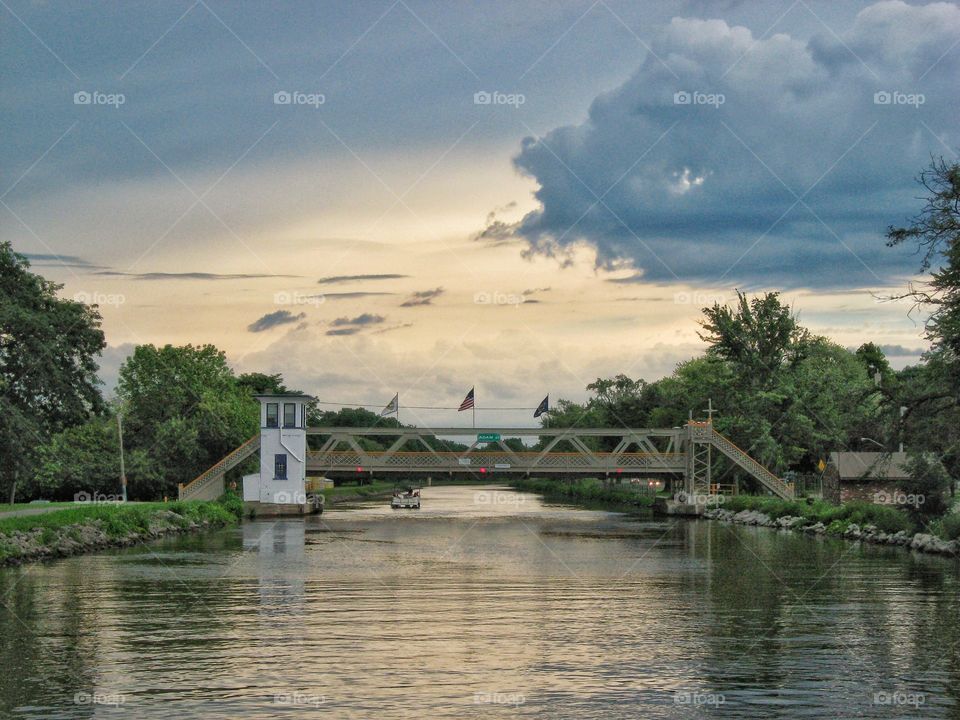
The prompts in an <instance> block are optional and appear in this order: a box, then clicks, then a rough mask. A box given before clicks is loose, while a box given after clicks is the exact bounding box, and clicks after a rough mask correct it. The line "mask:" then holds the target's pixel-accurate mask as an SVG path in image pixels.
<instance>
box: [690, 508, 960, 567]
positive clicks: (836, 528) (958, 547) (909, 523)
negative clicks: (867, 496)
mask: <svg viewBox="0 0 960 720" xmlns="http://www.w3.org/2000/svg"><path fill="white" fill-rule="evenodd" d="M701 517H703V518H704V519H706V520H720V521H723V522H731V523H737V524H740V525H757V526H761V527H769V528H775V529H778V530H788V531H792V532H802V533H807V534H811V535H831V536H834V537H841V538H844V539H846V540H853V541H859V542H867V543H873V544H877V545H894V546H898V547H904V548H908V549H910V550H916V551H918V552H927V553H934V554H937V555H948V556H953V557H960V540H956V539H953V540H951V539H946V538H944V537H938V536H937V535H935V534H933V533H929V532H917V528H916V527H915V524H914V522H913V520H912V519H911V518H910V516H909V515H907V514H906V513H905V512H904V511H902V510H899V509H897V508H893V507H888V506H883V505H874V504H872V503H866V502H851V503H847V504H845V505H831V504H829V503H825V502H814V503H807V502H804V501H801V500H793V501H789V500H779V499H777V498H764V497H751V496H739V497H733V498H727V499H726V501H725V502H724V503H723V505H722V507H717V508H714V509H711V510H707V511H706V512H705V513H704V514H703V515H702V516H701ZM942 526H943V524H942V523H940V524H939V525H937V527H942Z"/></svg>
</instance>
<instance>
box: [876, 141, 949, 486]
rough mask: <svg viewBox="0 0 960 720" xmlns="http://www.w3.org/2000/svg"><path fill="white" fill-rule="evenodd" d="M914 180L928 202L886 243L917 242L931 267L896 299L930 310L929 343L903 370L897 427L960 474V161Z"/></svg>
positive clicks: (938, 165) (939, 164)
mask: <svg viewBox="0 0 960 720" xmlns="http://www.w3.org/2000/svg"><path fill="white" fill-rule="evenodd" d="M917 181H918V183H919V184H920V186H921V187H923V188H924V190H925V191H926V202H925V204H924V206H923V208H921V210H920V213H919V214H918V215H916V216H915V217H913V218H912V219H911V221H910V222H909V224H907V225H906V226H903V227H893V226H891V227H890V228H889V229H888V230H887V244H888V245H890V246H895V245H901V244H912V243H915V244H916V246H917V249H918V251H919V252H920V253H921V254H922V261H921V265H920V270H921V271H928V270H929V271H930V279H929V281H927V282H925V283H922V284H920V285H919V286H918V285H915V284H913V283H911V284H910V285H909V287H908V290H907V292H906V293H905V294H904V295H902V296H900V297H904V298H910V299H912V300H913V301H914V302H915V303H916V305H917V307H919V308H921V309H923V310H925V311H927V312H929V313H930V315H929V317H928V319H927V322H926V334H927V337H928V339H929V340H930V341H931V342H932V344H933V347H932V350H931V351H930V352H929V353H927V354H926V355H925V357H924V360H925V362H924V365H923V366H921V367H919V368H910V369H908V371H906V372H904V373H901V378H902V380H903V382H904V385H905V388H904V390H903V392H902V404H903V405H904V406H905V407H906V408H907V411H906V413H905V415H904V418H903V427H902V428H899V430H900V432H902V434H903V437H904V438H905V441H906V442H908V443H909V444H910V445H911V446H912V447H914V448H923V449H928V450H932V451H934V452H936V454H937V455H938V456H939V457H940V458H941V460H942V462H943V463H944V465H945V466H946V468H947V471H948V472H949V473H951V474H952V475H953V476H954V477H960V431H958V423H960V371H958V368H960V163H952V164H948V163H946V162H945V161H944V160H943V158H940V159H939V160H934V161H932V162H931V163H930V165H929V167H928V168H927V169H926V170H924V171H923V172H921V173H920V176H919V177H918V178H917Z"/></svg>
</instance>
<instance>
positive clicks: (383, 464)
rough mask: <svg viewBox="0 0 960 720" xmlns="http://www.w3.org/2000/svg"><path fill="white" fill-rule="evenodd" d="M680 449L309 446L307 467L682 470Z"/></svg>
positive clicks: (323, 468)
mask: <svg viewBox="0 0 960 720" xmlns="http://www.w3.org/2000/svg"><path fill="white" fill-rule="evenodd" d="M684 458H685V455H684V454H683V453H637V452H625V453H604V452H592V453H590V454H589V455H586V454H584V453H580V452H550V453H546V454H543V453H539V452H509V453H508V452H477V453H463V452H439V451H437V452H368V451H361V452H358V451H356V450H325V451H319V450H311V451H308V452H307V468H308V469H312V470H355V469H357V468H363V469H364V470H395V471H402V470H436V471H454V472H470V471H476V470H478V469H479V468H486V469H488V470H513V471H528V470H529V471H533V470H548V469H558V470H581V469H582V470H597V471H602V472H614V471H617V470H644V471H649V472H657V471H661V472H681V471H682V470H683V467H684Z"/></svg>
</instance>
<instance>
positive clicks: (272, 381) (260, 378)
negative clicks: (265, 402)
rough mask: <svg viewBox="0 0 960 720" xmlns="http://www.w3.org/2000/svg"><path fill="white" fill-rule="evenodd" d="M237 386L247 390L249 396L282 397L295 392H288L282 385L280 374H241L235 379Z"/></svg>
mask: <svg viewBox="0 0 960 720" xmlns="http://www.w3.org/2000/svg"><path fill="white" fill-rule="evenodd" d="M237 385H239V386H240V387H241V388H245V389H247V390H249V391H250V394H251V395H267V394H276V395H284V394H287V393H292V392H296V391H292V390H289V389H288V388H287V386H286V385H284V384H283V376H282V375H281V374H280V373H275V374H273V375H268V374H266V373H259V372H252V373H243V374H242V375H240V376H239V377H238V378H237Z"/></svg>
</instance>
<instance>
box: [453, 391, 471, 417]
mask: <svg viewBox="0 0 960 720" xmlns="http://www.w3.org/2000/svg"><path fill="white" fill-rule="evenodd" d="M472 407H473V388H470V392H468V393H467V396H466V397H465V398H464V399H463V402H462V403H460V409H459V410H457V412H463V411H464V410H469V409H470V408H472Z"/></svg>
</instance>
